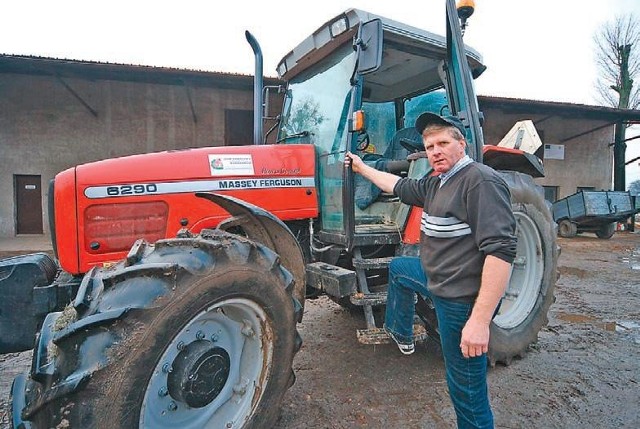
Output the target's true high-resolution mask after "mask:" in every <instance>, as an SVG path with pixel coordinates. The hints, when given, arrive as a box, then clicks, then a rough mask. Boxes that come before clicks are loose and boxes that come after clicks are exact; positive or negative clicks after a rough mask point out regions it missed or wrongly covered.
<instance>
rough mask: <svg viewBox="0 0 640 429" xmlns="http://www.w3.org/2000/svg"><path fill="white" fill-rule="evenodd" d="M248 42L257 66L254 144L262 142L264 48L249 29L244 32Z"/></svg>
mask: <svg viewBox="0 0 640 429" xmlns="http://www.w3.org/2000/svg"><path fill="white" fill-rule="evenodd" d="M244 35H245V36H246V38H247V42H249V44H250V45H251V49H253V55H254V56H255V60H256V66H255V72H254V77H253V144H254V145H259V144H262V104H263V102H262V80H263V78H262V49H260V44H259V43H258V41H257V40H256V38H255V37H253V35H252V34H251V33H249V32H248V31H245V32H244Z"/></svg>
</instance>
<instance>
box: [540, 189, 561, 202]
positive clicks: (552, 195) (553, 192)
mask: <svg viewBox="0 0 640 429" xmlns="http://www.w3.org/2000/svg"><path fill="white" fill-rule="evenodd" d="M543 188H544V199H545V200H547V201H549V202H550V203H553V202H555V201H556V200H557V199H558V187H557V186H543Z"/></svg>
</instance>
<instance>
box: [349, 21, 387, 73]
mask: <svg viewBox="0 0 640 429" xmlns="http://www.w3.org/2000/svg"><path fill="white" fill-rule="evenodd" d="M353 47H354V49H356V50H357V51H358V68H357V71H358V73H360V74H366V73H371V72H374V71H376V70H378V68H379V67H380V64H382V21H380V20H379V19H374V20H372V21H368V22H365V23H364V24H362V25H360V28H359V29H358V35H357V36H356V40H354V42H353Z"/></svg>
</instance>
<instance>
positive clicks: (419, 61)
mask: <svg viewBox="0 0 640 429" xmlns="http://www.w3.org/2000/svg"><path fill="white" fill-rule="evenodd" d="M374 19H380V21H381V22H382V29H383V37H384V42H383V54H382V55H383V60H382V66H381V67H380V68H379V69H378V70H376V71H375V72H373V73H370V74H367V77H366V88H365V90H366V93H367V99H369V100H370V101H383V100H391V99H394V98H396V97H400V96H404V95H411V94H418V93H422V92H425V91H426V90H428V89H430V88H434V87H437V86H441V85H442V80H441V78H440V75H439V73H438V65H439V64H440V61H441V60H443V59H444V58H446V53H447V44H446V38H445V37H443V36H439V35H437V34H434V33H431V32H428V31H425V30H421V29H419V28H416V27H412V26H409V25H406V24H402V23H400V22H397V21H393V20H391V19H388V18H384V17H381V16H378V15H374V14H372V13H369V12H366V11H363V10H358V9H348V10H347V11H345V12H344V13H342V14H340V15H338V16H337V17H335V18H333V19H331V20H329V21H327V22H326V23H325V24H324V25H322V26H321V27H320V28H318V29H317V30H316V31H315V32H314V33H313V34H312V35H310V36H309V37H307V38H306V39H305V40H303V41H302V42H301V43H300V44H298V46H296V47H295V48H294V49H293V50H292V51H291V52H289V53H288V54H287V55H285V56H284V57H283V58H282V60H280V63H279V64H278V67H277V72H278V76H279V77H280V78H282V79H284V80H290V79H292V78H293V77H294V76H296V75H298V74H299V73H301V72H302V71H304V70H307V69H308V68H309V67H312V66H313V65H314V64H316V63H318V62H319V61H320V60H322V59H323V58H325V57H326V56H327V55H329V54H330V53H331V52H334V51H335V50H336V49H337V48H338V47H340V46H342V45H343V44H345V43H352V40H353V38H354V36H355V35H356V34H357V31H358V28H359V26H360V24H362V23H365V22H368V21H371V20H374ZM465 49H466V53H467V59H468V61H469V66H470V68H471V70H472V71H474V73H473V74H474V76H476V77H477V75H479V74H480V72H481V70H483V69H484V66H483V65H482V57H481V56H480V54H479V53H478V52H477V51H475V50H474V49H472V48H470V47H468V46H465Z"/></svg>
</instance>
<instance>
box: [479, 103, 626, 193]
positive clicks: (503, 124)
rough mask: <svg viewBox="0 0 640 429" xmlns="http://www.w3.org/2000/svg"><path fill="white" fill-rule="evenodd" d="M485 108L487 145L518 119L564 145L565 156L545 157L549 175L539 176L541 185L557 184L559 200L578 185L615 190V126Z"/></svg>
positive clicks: (547, 139)
mask: <svg viewBox="0 0 640 429" xmlns="http://www.w3.org/2000/svg"><path fill="white" fill-rule="evenodd" d="M481 108H482V105H481ZM482 110H483V113H484V117H485V121H484V133H485V143H487V144H497V143H498V142H499V141H500V140H501V139H502V138H503V137H504V136H505V135H506V134H507V133H508V132H509V130H510V129H511V127H512V126H513V125H514V124H515V123H516V122H517V121H521V120H525V119H531V120H532V121H533V122H534V124H535V127H536V130H537V131H538V133H539V134H540V137H541V139H542V143H543V144H552V145H563V146H564V159H563V160H558V159H544V160H543V165H544V171H545V177H544V178H538V179H536V182H537V183H538V184H539V185H542V186H557V198H558V199H560V198H564V197H566V196H568V195H571V194H573V193H575V192H576V191H577V189H578V187H593V188H594V189H595V190H597V191H599V190H611V189H613V184H612V177H613V147H611V146H609V143H611V142H613V140H614V126H613V125H609V126H605V125H607V123H606V122H605V121H595V120H592V119H581V118H580V117H571V116H557V115H547V116H545V115H541V114H529V115H527V114H525V113H509V112H505V111H504V110H502V109H492V108H483V109H482ZM603 126H605V127H604V128H603ZM598 128H601V129H598ZM583 133H586V134H583ZM581 134H583V135H581ZM574 136H578V137H574ZM571 137H574V138H571ZM566 139H569V140H566Z"/></svg>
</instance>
